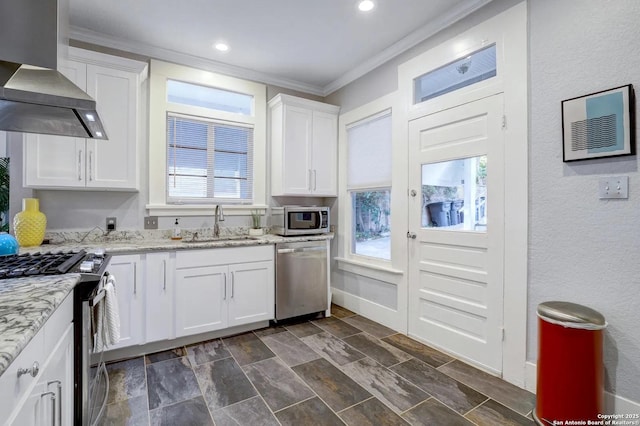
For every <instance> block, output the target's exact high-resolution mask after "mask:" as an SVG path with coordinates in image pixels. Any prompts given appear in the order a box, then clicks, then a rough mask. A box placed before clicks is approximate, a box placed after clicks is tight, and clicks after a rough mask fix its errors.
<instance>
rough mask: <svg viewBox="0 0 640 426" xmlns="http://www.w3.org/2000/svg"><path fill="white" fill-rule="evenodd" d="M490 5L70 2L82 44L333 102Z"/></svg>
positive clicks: (286, 0)
mask: <svg viewBox="0 0 640 426" xmlns="http://www.w3.org/2000/svg"><path fill="white" fill-rule="evenodd" d="M489 1H491V0H375V2H376V7H375V8H374V9H373V10H372V11H370V12H367V13H363V12H360V11H359V10H358V9H357V3H358V1H357V0H316V1H312V0H182V1H180V2H176V1H171V0H136V1H123V0H120V1H104V0H69V9H70V16H69V24H70V37H71V38H72V39H75V40H78V41H81V42H86V43H91V44H97V45H101V46H105V47H109V48H114V49H119V50H123V51H128V52H131V53H136V54H140V55H145V56H149V57H153V58H157V59H163V60H167V61H171V62H178V63H182V64H185V65H191V66H194V67H198V68H204V69H209V70H213V71H218V72H222V73H226V74H233V75H235V76H238V77H242V78H247V79H252V80H258V81H261V82H264V83H267V84H274V85H278V86H282V87H286V88H291V89H295V90H300V91H303V92H307V93H312V94H316V95H321V96H326V95H328V94H329V93H331V92H333V91H335V90H337V89H339V88H340V87H342V86H344V85H346V84H348V83H349V82H351V81H353V80H355V79H357V78H358V77H360V76H362V75H364V74H366V73H367V72H369V71H371V70H372V69H374V68H375V67H377V66H379V65H381V64H382V63H384V62H386V61H388V60H389V59H391V58H393V57H394V56H396V55H398V54H400V53H402V52H403V51H405V50H407V49H409V48H411V47H413V46H415V45H416V44H418V43H420V42H421V41H422V40H425V39H426V38H428V37H430V36H431V35H433V34H435V33H436V32H438V31H439V30H441V29H443V28H445V27H447V26H449V25H451V24H452V23H454V22H456V21H457V20H459V19H461V18H462V17H464V16H466V15H468V14H469V13H471V12H473V11H474V10H476V9H478V8H480V7H481V6H483V5H485V4H487V3H488V2H489ZM218 41H224V42H226V43H227V44H228V45H229V46H230V49H229V50H228V51H227V52H219V51H217V50H215V49H214V48H213V47H212V46H213V44H215V43H216V42H218Z"/></svg>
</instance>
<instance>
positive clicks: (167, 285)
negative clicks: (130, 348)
mask: <svg viewBox="0 0 640 426" xmlns="http://www.w3.org/2000/svg"><path fill="white" fill-rule="evenodd" d="M174 254H175V253H169V252H158V253H147V254H146V255H145V256H146V262H145V268H144V269H145V275H144V289H145V293H146V299H145V300H146V303H145V308H146V309H145V315H146V332H145V343H149V342H157V341H160V340H169V339H173V338H174V337H175V333H174V331H173V328H174V325H175V321H174V314H173V305H174V302H173V301H174V293H173V289H174V273H173V272H174V271H175V267H174V264H175V255H174Z"/></svg>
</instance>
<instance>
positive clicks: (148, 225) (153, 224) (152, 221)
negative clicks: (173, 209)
mask: <svg viewBox="0 0 640 426" xmlns="http://www.w3.org/2000/svg"><path fill="white" fill-rule="evenodd" d="M144 229H158V216H145V218H144Z"/></svg>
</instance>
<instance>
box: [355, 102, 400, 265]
mask: <svg viewBox="0 0 640 426" xmlns="http://www.w3.org/2000/svg"><path fill="white" fill-rule="evenodd" d="M391 148H392V129H391V111H390V110H387V111H383V112H380V113H378V114H376V115H374V116H371V117H368V118H366V119H364V120H360V121H358V122H356V123H354V124H352V125H350V126H348V127H347V191H348V192H349V196H350V198H351V217H352V221H351V238H350V242H351V244H350V245H351V254H355V255H359V256H366V257H369V258H374V259H382V260H390V259H391V165H392V160H391V157H392V151H391Z"/></svg>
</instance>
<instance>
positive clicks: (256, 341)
mask: <svg viewBox="0 0 640 426" xmlns="http://www.w3.org/2000/svg"><path fill="white" fill-rule="evenodd" d="M222 341H223V342H224V344H225V345H226V346H227V349H228V350H229V352H231V353H232V354H233V356H234V357H235V358H236V360H237V361H238V364H240V365H246V364H251V363H252V362H256V361H262V360H263V359H267V358H272V357H274V356H275V354H274V353H273V352H271V350H269V348H268V347H267V346H266V345H265V344H264V343H262V340H260V338H259V337H258V336H256V335H255V334H253V333H244V334H239V335H237V336H233V337H228V338H226V339H223V340H222Z"/></svg>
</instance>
